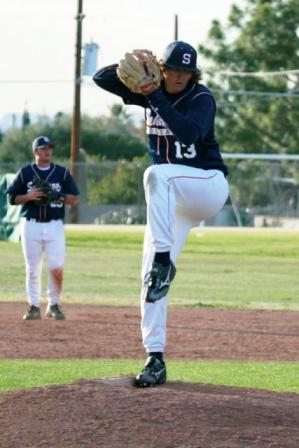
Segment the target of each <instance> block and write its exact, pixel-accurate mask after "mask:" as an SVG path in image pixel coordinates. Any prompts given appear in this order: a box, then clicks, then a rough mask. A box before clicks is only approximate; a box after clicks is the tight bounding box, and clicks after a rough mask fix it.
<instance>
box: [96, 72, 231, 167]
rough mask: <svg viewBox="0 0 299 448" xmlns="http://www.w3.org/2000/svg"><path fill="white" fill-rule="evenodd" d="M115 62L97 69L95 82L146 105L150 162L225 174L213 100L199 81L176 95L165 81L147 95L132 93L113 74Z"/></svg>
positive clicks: (112, 91) (126, 100)
mask: <svg viewBox="0 0 299 448" xmlns="http://www.w3.org/2000/svg"><path fill="white" fill-rule="evenodd" d="M116 67H117V65H116V64H114V65H110V66H108V67H104V68H102V69H101V70H99V71H98V72H97V73H96V74H95V75H94V77H93V79H94V82H95V83H96V84H97V85H98V86H99V87H101V88H103V89H105V90H107V91H108V92H111V93H114V94H116V95H118V96H120V97H121V98H122V99H123V101H124V103H125V104H132V105H138V106H141V107H143V108H145V124H146V132H147V135H148V142H149V152H150V156H151V158H152V161H153V163H155V164H161V163H175V164H182V165H188V166H193V167H196V168H202V169H218V170H221V171H223V173H224V174H225V175H227V174H228V170H227V167H226V165H225V164H224V162H223V160H222V157H221V154H220V150H219V144H218V142H217V141H216V139H215V132H214V121H215V113H216V103H215V99H214V97H213V95H212V93H211V92H210V91H209V89H208V88H207V87H205V86H204V85H202V84H198V83H195V84H194V83H192V82H190V83H189V84H188V85H187V87H186V88H185V89H184V90H183V91H182V92H180V93H178V94H169V93H168V92H166V90H165V88H164V84H163V82H162V85H161V87H160V88H159V89H157V90H155V91H154V92H152V93H151V94H149V95H147V96H146V97H145V96H143V95H140V94H136V93H132V92H131V91H130V90H129V89H128V88H127V87H126V86H125V85H124V84H123V83H122V82H121V81H119V79H118V78H117V74H116Z"/></svg>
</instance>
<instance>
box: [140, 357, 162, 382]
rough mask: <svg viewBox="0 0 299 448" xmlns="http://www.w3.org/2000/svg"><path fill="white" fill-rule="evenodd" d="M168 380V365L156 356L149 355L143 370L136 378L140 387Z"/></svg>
mask: <svg viewBox="0 0 299 448" xmlns="http://www.w3.org/2000/svg"><path fill="white" fill-rule="evenodd" d="M165 382H166V365H165V362H164V361H161V360H160V359H158V358H157V357H156V356H149V358H148V359H147V361H146V364H145V366H144V368H143V369H142V371H141V372H140V373H139V374H138V375H137V376H136V378H135V385H136V386H138V387H152V386H158V385H159V384H164V383H165Z"/></svg>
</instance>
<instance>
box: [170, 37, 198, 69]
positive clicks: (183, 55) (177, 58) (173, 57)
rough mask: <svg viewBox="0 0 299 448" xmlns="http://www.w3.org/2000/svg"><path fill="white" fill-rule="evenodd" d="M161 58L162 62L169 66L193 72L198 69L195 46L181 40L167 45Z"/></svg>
mask: <svg viewBox="0 0 299 448" xmlns="http://www.w3.org/2000/svg"><path fill="white" fill-rule="evenodd" d="M162 60H163V64H164V65H165V66H166V67H169V68H179V69H183V70H190V71H191V72H195V73H197V72H199V71H200V70H199V69H198V68H197V67H196V61H197V53H196V50H195V48H193V47H192V46H191V45H189V44H187V43H186V42H183V41H181V40H177V41H175V42H172V43H171V44H169V45H167V47H166V49H165V51H164V54H163V58H162Z"/></svg>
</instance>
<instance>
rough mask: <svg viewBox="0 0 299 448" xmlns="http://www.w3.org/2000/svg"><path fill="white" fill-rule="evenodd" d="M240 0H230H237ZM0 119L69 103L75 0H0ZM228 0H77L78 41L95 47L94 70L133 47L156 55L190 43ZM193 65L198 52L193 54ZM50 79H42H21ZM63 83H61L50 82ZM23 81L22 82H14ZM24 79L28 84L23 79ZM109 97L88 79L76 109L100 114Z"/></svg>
mask: <svg viewBox="0 0 299 448" xmlns="http://www.w3.org/2000/svg"><path fill="white" fill-rule="evenodd" d="M240 2H241V0H236V1H235V3H238V4H240ZM0 3H1V14H0V37H1V39H0V42H1V70H0V98H1V101H0V120H1V117H2V116H3V115H6V114H12V113H14V112H15V113H22V111H23V110H24V108H25V107H26V108H27V109H28V110H29V112H30V113H32V114H36V113H38V114H47V115H50V116H51V115H53V114H55V113H56V112H57V111H64V112H71V111H72V108H73V81H72V80H73V78H74V64H75V31H76V21H75V15H76V11H77V0H0ZM232 3H233V1H232V0H205V1H203V0H151V1H148V0H147V1H144V0H130V1H126V0H83V12H84V14H85V18H84V20H83V45H84V44H85V43H88V42H90V41H91V40H92V41H94V42H96V43H97V44H98V45H99V46H100V51H99V58H98V67H100V66H103V65H108V64H110V63H113V62H118V60H119V59H120V58H121V57H122V56H123V54H124V53H125V52H126V51H130V50H132V49H133V48H148V49H151V50H153V51H154V52H155V53H156V54H157V56H158V57H160V56H161V55H162V52H163V49H164V48H165V47H166V45H167V44H168V43H170V42H171V41H173V40H174V15H175V14H178V16H179V39H180V40H185V41H187V42H189V43H190V44H191V45H193V46H195V47H197V45H198V44H199V43H204V42H205V39H206V37H207V32H208V30H209V27H210V24H211V21H212V20H213V19H215V18H216V19H218V20H220V21H224V22H225V21H226V18H227V16H228V14H229V11H230V8H231V5H232ZM198 62H199V65H200V57H199V61H198ZM34 80H36V81H52V82H47V83H38V82H32V83H31V82H28V81H34ZM61 80H65V82H54V81H61ZM21 81H22V82H21ZM25 81H27V83H26V82H25ZM115 101H117V99H116V97H114V96H113V95H111V94H108V93H105V92H103V91H101V90H100V89H99V88H97V87H96V86H94V85H93V84H92V83H84V85H83V86H82V100H81V102H82V112H86V113H88V114H90V115H100V114H102V113H106V112H107V110H108V106H109V105H110V104H111V103H112V102H115Z"/></svg>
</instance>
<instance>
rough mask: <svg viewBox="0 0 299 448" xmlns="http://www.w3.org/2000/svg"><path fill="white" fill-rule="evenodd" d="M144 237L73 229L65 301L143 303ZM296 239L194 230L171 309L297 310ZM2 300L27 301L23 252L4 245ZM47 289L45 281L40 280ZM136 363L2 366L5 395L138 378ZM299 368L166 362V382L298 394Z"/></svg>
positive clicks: (285, 234) (291, 234) (282, 234)
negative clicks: (91, 380)
mask: <svg viewBox="0 0 299 448" xmlns="http://www.w3.org/2000/svg"><path fill="white" fill-rule="evenodd" d="M142 237H143V235H142V233H141V232H137V231H136V232H131V231H130V232H125V231H119V232H115V231H113V232H112V231H110V232H109V231H98V232H96V231H94V232H85V231H81V232H79V231H68V232H67V264H66V269H65V286H64V295H63V303H84V304H94V305H136V306H138V304H139V289H140V262H141V256H142ZM298 249H299V235H298V233H297V232H295V231H283V230H263V231H262V230H254V229H250V230H244V229H241V230H238V229H235V230H234V231H233V230H232V229H228V230H218V229H205V228H199V229H197V230H195V231H193V232H192V233H191V235H190V237H189V239H188V241H187V243H186V245H185V247H184V250H183V253H182V254H181V256H180V258H179V260H178V261H177V268H178V273H177V276H176V279H175V281H174V283H173V286H172V289H171V297H170V301H169V304H170V306H194V307H195V306H209V307H238V308H258V309H280V310H296V311H298V310H299V275H298V265H299V250H298ZM0 253H1V258H0V301H24V302H25V295H24V264H23V257H22V251H21V246H20V245H19V244H15V243H8V242H4V241H0ZM43 285H44V289H45V287H46V278H45V275H44V277H43ZM141 365H142V364H140V362H139V361H138V362H137V361H134V360H132V361H119V362H118V361H109V360H107V361H102V360H101V361H91V360H84V361H82V360H68V361H57V362H55V361H46V360H45V361H25V360H19V361H11V360H5V361H0V367H1V373H0V376H1V381H0V383H1V387H2V389H0V390H2V391H5V390H10V389H20V388H27V387H33V386H37V385H45V384H53V383H55V384H58V383H67V382H69V381H74V380H76V379H79V378H93V377H97V378H98V377H100V376H103V377H104V376H118V375H128V374H133V373H136V370H138V369H139V368H140V367H141ZM298 369H299V363H296V362H289V363H286V362H275V363H240V362H217V361H215V362H201V361H198V362H182V361H180V362H173V361H172V362H169V379H170V380H179V381H194V382H207V383H213V384H225V385H233V386H239V387H254V388H263V389H269V390H275V391H290V392H296V393H299V384H298V383H299V371H298Z"/></svg>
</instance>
